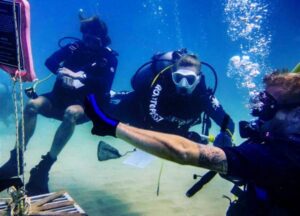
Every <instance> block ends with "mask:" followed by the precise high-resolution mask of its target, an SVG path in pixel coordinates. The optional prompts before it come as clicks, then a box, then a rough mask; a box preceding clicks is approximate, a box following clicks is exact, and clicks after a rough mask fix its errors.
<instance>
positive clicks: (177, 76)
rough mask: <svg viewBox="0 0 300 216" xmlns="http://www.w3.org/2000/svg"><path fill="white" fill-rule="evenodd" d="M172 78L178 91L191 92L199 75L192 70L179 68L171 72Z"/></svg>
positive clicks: (182, 92)
mask: <svg viewBox="0 0 300 216" xmlns="http://www.w3.org/2000/svg"><path fill="white" fill-rule="evenodd" d="M172 80H173V82H174V84H175V86H176V89H177V91H178V92H179V93H181V94H191V93H192V92H193V91H194V89H195V88H196V86H197V85H198V83H199V82H200V75H197V74H196V72H195V71H192V70H186V69H179V70H177V71H175V72H173V73H172Z"/></svg>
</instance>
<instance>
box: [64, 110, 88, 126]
mask: <svg viewBox="0 0 300 216" xmlns="http://www.w3.org/2000/svg"><path fill="white" fill-rule="evenodd" d="M82 115H83V112H82V111H80V110H78V109H75V108H68V109H66V111H65V113H64V121H67V122H70V123H73V124H75V123H76V121H77V120H78V119H79V118H80V117H81V116H82Z"/></svg>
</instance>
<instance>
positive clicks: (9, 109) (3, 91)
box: [0, 82, 14, 127]
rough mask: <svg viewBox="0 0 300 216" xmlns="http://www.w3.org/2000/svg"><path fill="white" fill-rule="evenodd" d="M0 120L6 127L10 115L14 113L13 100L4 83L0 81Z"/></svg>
mask: <svg viewBox="0 0 300 216" xmlns="http://www.w3.org/2000/svg"><path fill="white" fill-rule="evenodd" d="M0 105H1V109H0V121H2V122H3V123H4V124H5V126H6V127H8V126H9V124H10V120H9V118H10V116H11V115H13V113H14V110H13V109H14V108H13V100H12V96H11V92H10V90H9V87H8V85H7V84H6V83H4V82H0Z"/></svg>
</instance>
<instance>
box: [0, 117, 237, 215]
mask: <svg viewBox="0 0 300 216" xmlns="http://www.w3.org/2000/svg"><path fill="white" fill-rule="evenodd" d="M57 126H58V122H57V121H55V120H48V119H45V118H43V117H39V122H38V125H37V129H36V132H35V134H34V136H33V137H32V139H31V140H30V143H29V145H28V149H27V151H26V155H25V156H26V168H25V174H26V176H25V178H26V180H27V179H28V178H29V171H30V169H31V168H32V167H34V166H35V165H36V164H37V163H38V162H39V160H40V156H41V155H42V154H45V153H46V152H47V151H49V149H50V145H51V142H52V139H53V135H54V133H55V130H56V128H57ZM0 130H1V132H0V162H1V164H3V163H4V161H6V160H7V158H8V157H9V151H10V150H11V149H12V148H13V145H14V139H15V136H14V132H13V130H14V128H13V127H12V128H11V129H10V130H9V131H7V132H5V131H4V129H3V127H1V128H0ZM89 130H90V124H89V123H87V124H85V125H80V126H78V127H77V128H76V131H75V133H74V135H73V137H72V138H71V140H70V141H69V143H68V144H67V146H66V148H65V149H64V150H63V152H62V153H61V155H60V156H59V158H58V161H57V163H55V165H54V166H53V168H52V170H51V172H50V181H49V187H50V189H51V191H60V190H66V191H68V192H69V194H70V195H71V196H72V197H73V198H74V199H75V201H76V202H77V203H78V204H79V205H80V206H81V207H82V208H83V209H84V210H85V211H86V213H87V214H88V215H91V216H98V215H109V216H115V215H124V216H125V215H128V216H141V215H143V216H144V215H145V216H147V215H149V216H153V215H155V216H156V215H157V216H160V215H162V216H166V215H172V216H175V215H178V216H185V215H186V216H188V215H190V216H193V215H195V216H196V215H203V216H218V215H225V212H226V209H227V207H228V203H229V202H228V200H227V199H225V198H222V196H223V195H227V196H230V197H232V196H231V194H230V189H231V187H232V184H231V183H229V182H228V181H225V180H223V179H222V178H220V177H219V176H216V177H215V178H214V179H213V180H212V181H211V182H210V183H209V184H207V185H206V186H205V187H204V188H203V189H202V190H201V191H200V192H198V193H197V194H196V195H194V196H193V197H192V198H187V197H186V196H185V192H186V191H187V190H188V189H189V188H190V187H191V186H192V185H193V184H194V183H195V182H196V180H194V179H193V174H195V173H196V174H200V175H203V174H204V173H205V172H206V171H207V170H204V169H201V168H196V167H191V166H182V165H178V164H175V163H171V162H168V161H164V162H163V172H162V176H161V180H160V193H159V196H157V195H156V189H157V182H158V175H159V171H160V167H161V164H162V160H161V159H159V158H155V159H154V160H153V161H152V162H151V163H150V164H149V165H148V166H146V167H145V168H138V167H134V166H131V165H127V164H124V163H123V161H124V160H125V159H126V157H128V156H125V157H123V158H119V159H114V160H108V161H103V162H99V161H98V160H97V144H98V142H99V140H104V141H106V142H107V143H109V144H111V145H112V146H114V147H116V148H117V149H119V150H120V152H122V153H124V152H126V151H127V150H131V149H133V147H131V146H130V145H128V144H126V143H125V142H123V141H121V140H117V139H113V138H108V137H105V138H100V137H96V136H92V135H90V132H89ZM0 196H1V197H5V196H7V194H6V192H2V193H1V194H0Z"/></svg>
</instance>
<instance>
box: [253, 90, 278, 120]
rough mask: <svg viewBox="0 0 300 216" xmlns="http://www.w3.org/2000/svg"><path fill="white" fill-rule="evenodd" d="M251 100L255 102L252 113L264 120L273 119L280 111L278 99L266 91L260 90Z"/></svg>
mask: <svg viewBox="0 0 300 216" xmlns="http://www.w3.org/2000/svg"><path fill="white" fill-rule="evenodd" d="M251 102H252V104H253V105H252V111H251V114H252V115H253V116H255V117H258V118H259V119H261V120H263V121H268V120H270V119H272V118H273V117H274V116H275V114H276V112H277V111H278V103H277V101H276V99H275V98H274V97H273V96H272V95H270V94H269V93H268V92H266V91H263V92H260V93H259V94H258V95H257V96H255V97H254V98H252V99H251Z"/></svg>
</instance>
